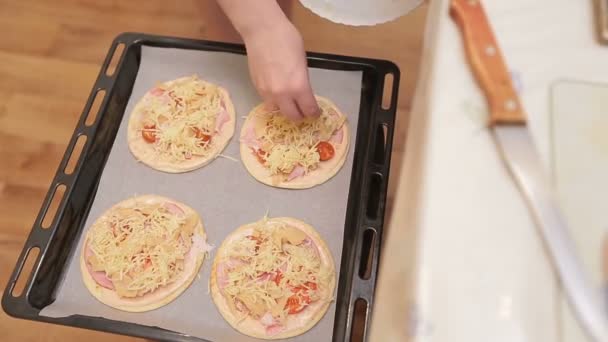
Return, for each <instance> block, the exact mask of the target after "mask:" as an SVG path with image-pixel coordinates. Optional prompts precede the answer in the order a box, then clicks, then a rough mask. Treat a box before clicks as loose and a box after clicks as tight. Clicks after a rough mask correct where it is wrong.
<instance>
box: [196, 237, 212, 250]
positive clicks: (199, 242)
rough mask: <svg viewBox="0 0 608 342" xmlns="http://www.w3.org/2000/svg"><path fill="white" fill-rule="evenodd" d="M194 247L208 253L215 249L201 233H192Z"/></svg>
mask: <svg viewBox="0 0 608 342" xmlns="http://www.w3.org/2000/svg"><path fill="white" fill-rule="evenodd" d="M192 248H193V249H195V250H197V251H199V252H201V253H207V252H210V251H212V250H213V246H212V245H210V244H208V243H207V241H205V237H203V236H201V235H200V234H194V235H192Z"/></svg>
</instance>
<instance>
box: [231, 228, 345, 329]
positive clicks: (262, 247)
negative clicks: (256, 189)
mask: <svg viewBox="0 0 608 342" xmlns="http://www.w3.org/2000/svg"><path fill="white" fill-rule="evenodd" d="M317 253H318V252H317V251H316V250H315V247H314V246H313V245H312V244H311V240H310V238H309V237H308V236H307V235H306V234H305V233H304V232H302V231H301V230H299V229H297V228H295V227H291V226H289V225H287V224H286V223H283V222H280V221H276V220H272V219H268V218H266V217H265V218H263V219H262V220H260V221H258V222H256V223H255V224H254V229H253V233H252V234H251V235H249V236H247V237H243V238H241V239H239V240H237V241H234V242H233V243H232V245H230V246H229V247H228V252H227V255H226V256H225V258H224V259H223V260H222V261H221V262H223V263H224V265H225V266H224V268H225V269H226V271H225V272H226V277H227V278H226V286H225V287H224V289H223V293H224V295H225V296H226V297H227V299H228V300H227V302H228V305H229V306H230V307H231V309H232V311H233V312H241V313H243V314H244V317H246V316H247V315H251V316H252V317H253V318H254V319H260V318H261V317H262V316H264V315H267V313H270V314H271V315H272V318H273V320H275V321H276V322H278V323H282V322H284V320H285V319H286V318H287V315H288V314H290V313H296V312H295V311H297V312H299V311H301V310H303V309H304V308H305V307H306V305H307V304H309V303H312V302H315V301H318V300H330V298H329V297H330V296H331V294H330V293H329V290H328V289H327V287H326V286H327V285H326V284H329V282H330V280H331V277H333V276H334V275H333V271H332V270H331V269H330V268H329V267H327V266H326V265H324V264H322V263H321V259H320V257H319V255H318V254H317ZM304 297H305V298H304ZM290 298H291V299H290ZM298 303H300V304H298ZM294 305H295V309H294ZM291 309H294V312H290V310H291Z"/></svg>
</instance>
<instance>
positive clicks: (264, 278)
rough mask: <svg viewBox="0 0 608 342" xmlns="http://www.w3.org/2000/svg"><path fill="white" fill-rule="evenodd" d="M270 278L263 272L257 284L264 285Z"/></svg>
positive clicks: (270, 275) (268, 274)
mask: <svg viewBox="0 0 608 342" xmlns="http://www.w3.org/2000/svg"><path fill="white" fill-rule="evenodd" d="M271 278H272V274H271V273H268V272H264V273H263V274H262V275H260V276H259V277H258V279H257V281H258V282H260V283H264V282H267V281H268V280H270V279H271Z"/></svg>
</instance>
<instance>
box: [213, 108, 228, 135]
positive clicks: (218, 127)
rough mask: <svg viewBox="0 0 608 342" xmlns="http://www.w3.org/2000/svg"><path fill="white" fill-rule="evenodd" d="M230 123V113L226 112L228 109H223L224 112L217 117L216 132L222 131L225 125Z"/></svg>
mask: <svg viewBox="0 0 608 342" xmlns="http://www.w3.org/2000/svg"><path fill="white" fill-rule="evenodd" d="M228 121H230V115H228V112H227V111H226V109H224V108H222V110H221V111H220V112H219V114H218V115H217V119H216V121H215V131H216V132H219V131H221V130H222V126H224V124H225V123H226V122H228Z"/></svg>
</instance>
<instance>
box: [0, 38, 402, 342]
mask: <svg viewBox="0 0 608 342" xmlns="http://www.w3.org/2000/svg"><path fill="white" fill-rule="evenodd" d="M142 46H152V47H167V48H178V49H191V50H205V51H219V52H229V53H236V54H245V49H244V46H242V45H238V44H227V43H219V42H209V41H201V40H190V39H180V38H173V37H162V36H152V35H146V34H139V33H124V34H121V35H119V36H118V37H117V38H116V39H115V40H114V42H113V43H112V45H111V47H110V50H109V52H108V55H107V57H106V59H105V61H104V63H103V65H102V68H101V70H100V73H99V76H98V78H97V81H96V83H95V85H94V87H93V90H92V92H91V95H90V97H89V99H88V101H87V103H86V105H85V108H84V111H83V113H82V116H81V118H80V120H79V122H78V124H77V127H76V129H75V131H74V134H73V136H72V138H71V140H70V143H69V144H68V148H67V150H66V153H65V155H64V157H63V159H62V161H61V163H60V165H59V168H58V171H57V173H56V175H55V178H54V179H53V182H52V184H51V187H50V189H49V191H48V193H47V196H46V198H45V200H44V202H43V205H42V208H41V210H40V212H39V214H38V217H37V219H36V221H35V222H34V226H33V228H32V231H31V232H30V235H29V237H28V239H27V241H26V243H25V246H24V248H23V251H22V252H21V254H20V256H19V259H18V261H17V265H16V267H15V269H14V271H13V273H12V274H11V277H10V279H9V283H8V285H7V287H6V289H5V291H4V295H3V297H2V307H3V309H4V310H5V311H6V312H7V313H8V314H9V315H11V316H14V317H18V318H24V319H30V320H37V321H42V322H48V323H55V324H62V325H69V326H75V327H80V328H88V329H94V330H100V331H106V332H113V333H119V334H125V335H133V336H139V337H145V338H152V339H159V340H169V341H201V340H200V339H197V338H194V337H191V336H187V335H185V334H181V333H177V332H174V331H169V330H165V329H161V328H157V327H150V326H144V325H138V324H132V323H126V322H121V321H115V320H109V319H104V318H98V317H89V316H82V315H74V316H69V317H62V318H51V317H46V316H40V314H39V313H40V311H41V309H42V308H44V307H45V306H47V305H49V304H50V303H52V302H53V301H54V299H55V294H56V290H57V288H58V286H59V285H60V283H61V280H62V276H63V274H64V270H65V266H66V264H67V262H68V261H69V258H70V256H71V255H72V252H73V250H74V248H75V247H76V243H77V242H78V238H79V236H80V234H81V232H82V230H83V228H84V227H83V225H84V223H85V220H86V218H87V216H88V212H89V210H90V208H91V205H92V203H93V200H94V198H95V194H96V191H97V186H98V184H99V180H100V177H101V174H102V171H103V168H104V165H105V163H106V160H107V157H108V155H109V153H110V150H111V148H112V145H113V142H114V139H115V138H116V133H117V131H118V127H119V125H120V122H121V118H122V116H123V115H124V113H125V107H126V105H127V101H128V100H129V98H130V95H131V90H132V88H133V84H134V81H135V77H136V75H137V72H138V68H139V63H140V61H141V50H142ZM118 47H122V49H117V48H118ZM117 51H119V52H117ZM115 52H116V56H114V55H115ZM307 57H308V65H309V66H310V67H314V68H321V69H330V70H348V71H361V72H362V84H361V100H360V113H359V122H358V125H357V134H356V138H355V141H354V148H355V151H354V161H353V168H352V170H351V181H350V187H349V195H348V203H347V211H346V220H345V223H344V224H345V227H349V229H345V230H344V239H343V247H342V258H341V261H340V263H341V264H340V274H339V281H338V292H337V296H336V313H335V319H334V332H333V340H334V341H350V340H351V336H352V334H353V329H352V325H353V317H354V312H355V310H354V307H355V301H357V300H359V301H361V300H363V301H365V302H366V303H367V306H366V310H365V313H366V315H365V319H364V325H365V328H366V327H367V326H368V325H369V322H370V317H369V316H370V313H371V309H372V306H373V296H374V289H375V284H376V277H377V271H378V261H379V257H380V241H382V228H383V221H384V220H383V218H384V209H385V204H386V193H387V184H388V175H389V169H390V151H391V148H392V140H393V129H394V123H395V113H396V103H397V93H398V85H399V76H400V75H399V69H398V68H397V66H395V65H394V64H393V63H391V62H388V61H382V60H374V59H365V58H355V57H346V56H336V55H328V54H318V53H308V55H307ZM113 59H116V60H117V61H118V62H117V65H116V70H115V72H113V73H110V72H107V70H108V67H109V65H110V63H111V61H112V60H113ZM387 75H391V76H392V78H393V81H392V86H390V87H388V88H387V90H386V91H388V92H390V99H391V100H390V104H389V106H388V107H387V108H386V109H384V108H382V97H383V92H384V91H385V89H384V88H385V79H386V76H387ZM102 90H103V91H105V95H104V98H103V100H102V102H101V105H100V108H99V112H98V114H97V116H96V119H95V121H94V122H93V123H92V124H89V125H87V124H86V123H85V122H86V120H87V117H88V116H89V111H90V110H91V107H92V105H93V102H94V100H95V97H96V95H97V94H98V92H100V91H102ZM92 115H95V113H92ZM81 136H86V137H87V140H86V143H85V145H84V147H83V149H82V152H81V154H80V156H79V157H78V161H77V163H76V166H75V169H74V171H73V172H71V173H69V174H68V173H66V172H65V169H66V166H67V164H68V161H69V160H70V159H71V155H72V152H73V151H74V148H75V145H76V142H77V140H78V138H79V137H81ZM60 186H61V187H65V192H64V194H63V196H62V197H61V200H60V202H59V204H58V207H57V211H56V213H55V217H54V218H52V220H51V222H52V223H51V224H50V227H48V228H46V229H44V228H42V221H43V220H44V221H45V222H48V221H49V218H46V217H45V216H46V213H47V211H48V210H49V207H50V206H51V202H52V201H53V197H54V194H55V191H56V189H57V188H59V187H60ZM36 247H37V248H39V249H40V253H39V254H38V256H37V257H36V260H35V261H34V266H33V267H32V270H31V271H30V274H20V273H21V270H22V268H23V266H24V264H25V260H26V259H27V256H28V253H29V252H30V250H31V249H33V248H36ZM20 277H26V279H27V282H26V283H25V288H24V290H23V291H22V293H21V295H19V296H13V295H12V292H13V289H14V287H15V284H16V282H17V280H18V278H20ZM366 330H367V329H364V330H363V335H364V336H365V333H366Z"/></svg>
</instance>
